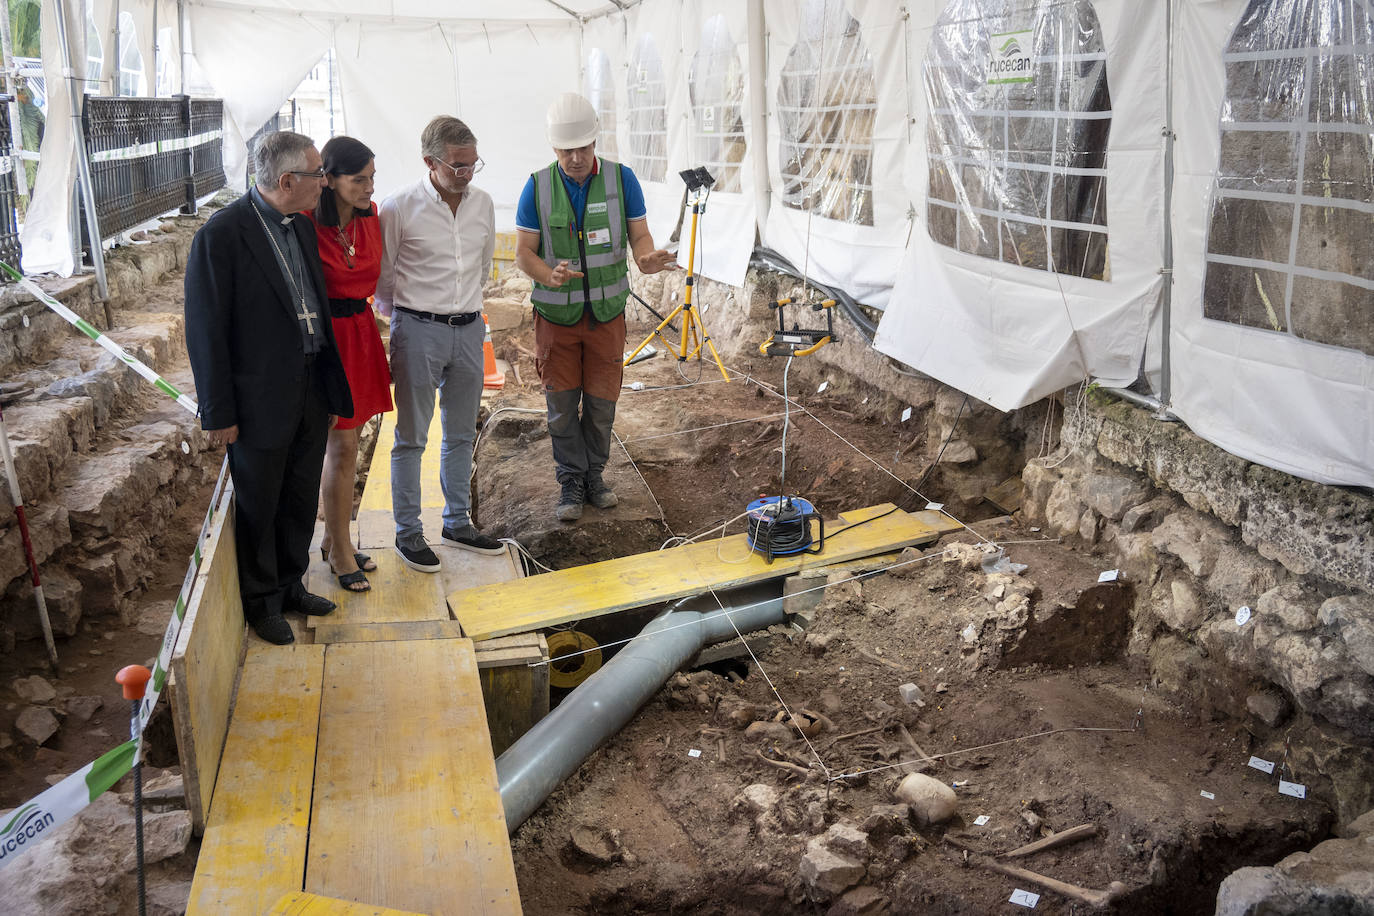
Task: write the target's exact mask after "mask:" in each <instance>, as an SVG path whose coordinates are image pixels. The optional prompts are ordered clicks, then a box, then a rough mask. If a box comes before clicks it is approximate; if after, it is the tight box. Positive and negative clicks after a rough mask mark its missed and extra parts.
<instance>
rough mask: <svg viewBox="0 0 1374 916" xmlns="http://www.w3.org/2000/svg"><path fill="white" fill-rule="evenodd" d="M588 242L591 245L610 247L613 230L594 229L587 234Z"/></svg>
mask: <svg viewBox="0 0 1374 916" xmlns="http://www.w3.org/2000/svg"><path fill="white" fill-rule="evenodd" d="M587 242H588V244H591V245H609V244H611V230H609V229H593V230H592V231H591V232H588V233H587Z"/></svg>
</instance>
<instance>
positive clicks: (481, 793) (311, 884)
mask: <svg viewBox="0 0 1374 916" xmlns="http://www.w3.org/2000/svg"><path fill="white" fill-rule="evenodd" d="M305 890H307V891H309V892H311V893H315V894H324V895H327V896H330V897H337V898H340V899H342V900H367V901H376V902H378V903H381V904H383V905H385V906H391V907H397V908H401V909H410V910H418V911H422V912H427V913H433V914H435V916H447V914H457V913H464V914H466V913H483V914H501V913H518V912H520V899H519V896H518V893H517V891H516V884H515V866H514V863H513V862H512V860H511V852H510V844H509V840H508V838H507V832H506V820H505V814H504V812H503V810H502V807H501V796H500V789H499V787H498V785H497V781H496V763H495V761H494V760H493V759H492V754H491V746H490V744H489V741H488V737H487V720H486V713H485V712H484V710H483V706H482V693H481V688H480V686H479V684H478V679H477V662H476V659H475V657H474V654H473V651H472V643H471V642H470V641H469V640H466V639H433V640H418V641H414V642H371V643H344V644H339V645H333V646H329V647H328V649H327V655H326V661H325V688H324V702H323V705H322V708H321V711H320V740H319V751H318V754H317V758H316V769H315V800H314V811H313V816H312V818H311V826H310V860H309V863H308V865H307V868H306V875H305Z"/></svg>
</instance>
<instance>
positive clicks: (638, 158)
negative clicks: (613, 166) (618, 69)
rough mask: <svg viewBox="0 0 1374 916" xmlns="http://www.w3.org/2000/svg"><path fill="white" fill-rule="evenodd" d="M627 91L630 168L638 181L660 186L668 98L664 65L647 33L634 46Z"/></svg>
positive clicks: (665, 159) (665, 160)
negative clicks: (658, 183)
mask: <svg viewBox="0 0 1374 916" xmlns="http://www.w3.org/2000/svg"><path fill="white" fill-rule="evenodd" d="M626 89H627V98H628V100H629V101H627V102H626V105H625V108H626V112H625V113H626V116H627V118H628V120H629V127H630V131H629V137H628V140H629V144H630V155H629V162H628V165H629V166H630V168H632V169H634V172H635V175H637V176H638V177H640V178H643V179H644V180H646V181H659V182H661V181H663V180H664V178H665V177H666V176H667V174H668V109H667V102H668V94H667V89H666V87H665V86H664V82H663V61H662V59H661V58H660V57H659V56H658V47H657V46H656V45H655V44H654V36H653V35H651V34H649V33H648V32H645V33H644V34H643V35H641V36H639V43H638V44H637V45H635V52H634V57H633V58H632V59H631V60H630V71H629V73H628V74H626Z"/></svg>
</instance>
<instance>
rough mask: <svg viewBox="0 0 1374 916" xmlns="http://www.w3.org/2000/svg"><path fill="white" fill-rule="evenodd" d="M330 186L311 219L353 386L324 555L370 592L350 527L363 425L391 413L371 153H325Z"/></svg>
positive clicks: (335, 443)
mask: <svg viewBox="0 0 1374 916" xmlns="http://www.w3.org/2000/svg"><path fill="white" fill-rule="evenodd" d="M320 154H321V155H322V156H323V157H324V172H325V180H326V182H328V185H329V186H328V187H327V188H324V189H323V190H322V191H321V192H320V203H319V206H318V207H317V208H316V209H315V212H314V213H312V214H309V215H310V217H311V219H312V221H313V222H314V223H315V235H316V236H317V237H318V239H319V246H320V261H321V263H322V264H323V266H324V282H325V289H326V291H327V292H328V294H329V311H330V315H331V317H332V319H333V324H334V340H335V341H336V342H337V344H338V347H339V357H340V358H341V359H342V360H343V364H344V371H345V372H346V373H347V375H348V387H349V389H350V390H351V391H352V393H353V416H352V417H351V418H349V419H342V418H341V419H340V420H339V422H338V425H336V426H335V427H334V428H333V429H331V430H330V431H329V444H328V446H327V447H326V448H325V453H324V474H323V476H322V478H321V480H320V499H321V501H322V502H323V503H324V528H325V530H324V539H323V540H322V541H321V543H320V553H321V554H322V555H323V557H324V559H326V560H327V561H328V562H329V567H330V569H331V570H333V572H334V575H336V576H338V577H339V585H341V586H343V587H344V588H346V589H348V590H349V591H353V592H365V591H368V590H369V589H370V588H372V584H371V583H370V582H368V581H367V576H366V575H365V573H366V572H368V571H371V570H374V569H376V568H377V564H376V563H374V562H373V561H372V559H371V558H370V557H368V556H367V555H366V554H363V553H358V552H356V551H355V550H354V548H353V539H352V537H351V536H350V534H349V530H348V529H349V522H350V520H351V519H352V516H353V485H354V481H355V479H356V476H357V470H358V427H360V426H362V425H363V424H364V423H366V422H367V421H368V420H369V419H371V418H372V417H374V416H376V415H377V414H379V413H383V412H385V411H388V410H391V408H392V404H391V370H390V369H389V368H388V367H387V361H386V350H385V349H384V348H383V347H382V338H381V335H380V334H378V333H377V320H376V318H375V317H374V316H373V314H372V306H371V304H369V302H368V300H369V299H370V298H371V297H372V294H373V293H374V292H376V290H377V277H378V276H379V275H380V273H381V269H382V231H381V228H380V227H379V226H378V224H377V207H376V205H375V204H373V203H372V179H373V176H374V175H375V174H376V172H377V167H376V165H375V163H374V162H373V155H372V150H370V149H368V148H367V147H366V146H364V145H363V144H362V143H359V142H358V141H357V140H354V139H353V138H352V137H335V138H333V139H332V140H330V141H329V142H328V143H326V144H325V145H324V149H322V150H321V151H320Z"/></svg>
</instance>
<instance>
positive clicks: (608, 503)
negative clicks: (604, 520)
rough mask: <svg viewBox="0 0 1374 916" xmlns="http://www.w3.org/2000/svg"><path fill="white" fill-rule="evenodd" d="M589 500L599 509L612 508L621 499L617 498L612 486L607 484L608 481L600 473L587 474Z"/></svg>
mask: <svg viewBox="0 0 1374 916" xmlns="http://www.w3.org/2000/svg"><path fill="white" fill-rule="evenodd" d="M586 499H587V502H589V503H591V504H592V505H593V506H596V507H597V508H598V509H610V508H611V507H613V506H614V505H615V504H616V503H618V502H620V500H618V499H616V496H615V493H614V492H613V491H612V490H611V488H610V487H608V486H606V481H604V480H602V479H601V475H600V474H588V475H587V497H586Z"/></svg>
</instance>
